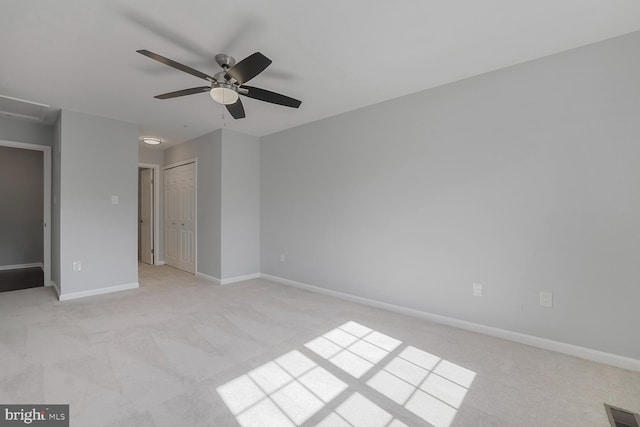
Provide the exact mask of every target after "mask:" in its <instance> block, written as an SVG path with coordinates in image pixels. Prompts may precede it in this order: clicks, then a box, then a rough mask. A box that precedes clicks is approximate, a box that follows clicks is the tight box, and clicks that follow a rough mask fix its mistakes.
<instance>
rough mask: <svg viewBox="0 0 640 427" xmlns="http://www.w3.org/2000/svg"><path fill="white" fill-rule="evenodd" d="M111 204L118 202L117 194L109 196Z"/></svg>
mask: <svg viewBox="0 0 640 427" xmlns="http://www.w3.org/2000/svg"><path fill="white" fill-rule="evenodd" d="M111 204H112V205H117V204H118V196H117V195H113V196H111Z"/></svg>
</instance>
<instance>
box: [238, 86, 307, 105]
mask: <svg viewBox="0 0 640 427" xmlns="http://www.w3.org/2000/svg"><path fill="white" fill-rule="evenodd" d="M241 88H242V89H247V90H248V91H249V92H248V93H247V94H244V95H245V96H248V97H249V98H253V99H258V100H260V101H265V102H270V103H272V104H278V105H284V106H285V107H291V108H298V107H300V104H302V101H298V100H297V99H294V98H290V97H288V96H285V95H281V94H279V93H275V92H271V91H270V90H266V89H260V88H259V87H253V86H241Z"/></svg>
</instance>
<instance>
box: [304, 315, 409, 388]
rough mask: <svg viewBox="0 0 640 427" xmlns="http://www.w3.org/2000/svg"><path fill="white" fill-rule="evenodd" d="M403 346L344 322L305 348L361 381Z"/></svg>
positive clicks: (390, 339) (352, 323)
mask: <svg viewBox="0 0 640 427" xmlns="http://www.w3.org/2000/svg"><path fill="white" fill-rule="evenodd" d="M400 344H402V343H401V342H400V341H398V340H397V339H395V338H391V337H389V336H387V335H384V334H381V333H380V332H377V331H374V330H373V329H370V328H367V327H366V326H363V325H360V324H359V323H356V322H347V323H345V324H344V325H342V326H340V327H338V328H336V329H333V330H332V331H329V332H327V333H326V334H324V335H322V336H321V337H318V338H316V339H314V340H313V341H310V342H308V343H306V344H305V347H307V348H308V349H309V350H311V351H313V352H315V353H317V354H318V355H320V356H322V357H323V358H325V359H327V360H328V361H329V362H331V363H333V364H334V365H336V366H337V367H338V368H340V369H342V370H343V371H345V372H347V373H348V374H350V375H352V376H354V377H355V378H360V377H361V376H363V375H364V374H366V373H367V372H368V371H369V370H370V369H371V368H373V367H374V366H375V365H376V364H377V363H378V362H380V361H381V360H382V359H384V358H385V357H386V356H387V355H388V354H389V353H390V352H392V351H393V350H394V349H395V348H396V347H398V346H399V345H400Z"/></svg>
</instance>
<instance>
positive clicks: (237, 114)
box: [226, 98, 245, 119]
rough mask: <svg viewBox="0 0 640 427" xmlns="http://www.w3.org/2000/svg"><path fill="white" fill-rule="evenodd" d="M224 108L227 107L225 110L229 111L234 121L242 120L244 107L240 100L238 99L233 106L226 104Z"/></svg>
mask: <svg viewBox="0 0 640 427" xmlns="http://www.w3.org/2000/svg"><path fill="white" fill-rule="evenodd" d="M226 107H227V110H228V111H229V113H231V115H232V116H233V118H234V119H244V118H245V115H244V107H243V106H242V101H240V98H238V100H237V101H236V102H235V103H233V104H227V105H226Z"/></svg>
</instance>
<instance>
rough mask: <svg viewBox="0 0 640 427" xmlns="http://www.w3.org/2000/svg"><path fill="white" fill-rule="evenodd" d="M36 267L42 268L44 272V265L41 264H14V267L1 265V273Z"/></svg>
mask: <svg viewBox="0 0 640 427" xmlns="http://www.w3.org/2000/svg"><path fill="white" fill-rule="evenodd" d="M35 267H40V268H41V269H42V270H44V264H43V263H41V262H32V263H29V264H13V265H0V271H4V270H20V269H23V268H35Z"/></svg>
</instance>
